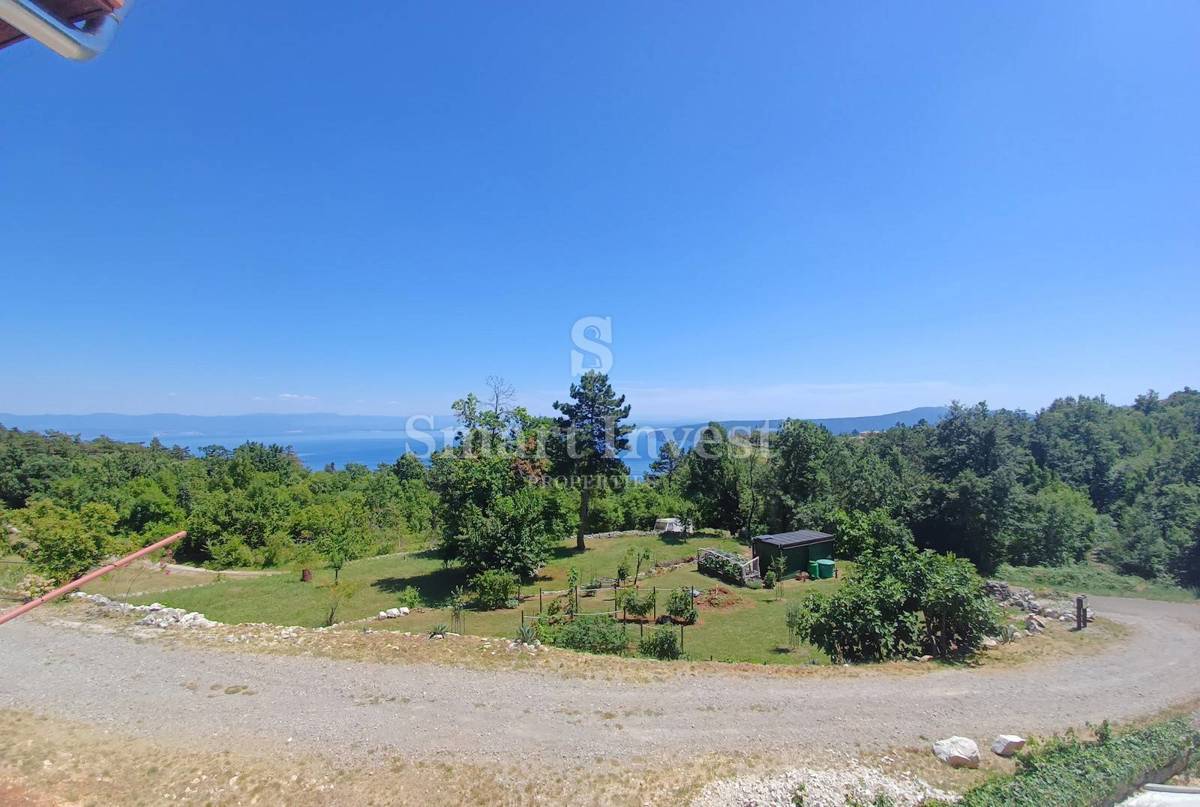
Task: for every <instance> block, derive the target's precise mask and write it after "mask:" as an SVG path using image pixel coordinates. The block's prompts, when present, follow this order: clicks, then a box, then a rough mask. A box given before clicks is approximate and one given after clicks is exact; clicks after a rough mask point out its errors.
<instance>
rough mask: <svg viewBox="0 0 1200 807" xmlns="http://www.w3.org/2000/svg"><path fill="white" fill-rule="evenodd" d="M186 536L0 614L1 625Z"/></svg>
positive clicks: (158, 544)
mask: <svg viewBox="0 0 1200 807" xmlns="http://www.w3.org/2000/svg"><path fill="white" fill-rule="evenodd" d="M186 535H187V533H186V532H177V533H175V534H174V535H169V536H167V537H166V538H163V539H162V540H161V541H158V542H156V543H153V544H150V546H147V547H143V548H141V549H139V550H138V551H137V552H134V553H133V554H130V555H126V556H125V557H123V558H121V559H120V560H118V561H116V562H114V563H110V564H108V565H107V566H103V567H101V568H99V569H97V570H96V571H94V572H88V573H87V574H85V575H84V576H83V577H80V578H79V579H78V580H72V581H71V582H70V583H67V584H66V585H65V586H59V587H58V588H56V589H54V591H51V592H49V593H47V594H43V595H42V596H40V597H38V598H37V599H36V600H30V601H29V602H27V603H25V604H24V605H18V606H17V607H16V608H14V609H12V610H11V611H5V612H4V613H2V614H0V625H3V624H4V623H5V622H8V621H9V620H10V619H16V618H17V617H19V616H20V615H21V614H27V613H29V612H30V611H32V610H33V609H34V608H37V607H38V606H39V605H42V604H44V603H48V602H50V601H51V600H56V599H58V598H59V597H61V596H62V595H64V594H70V593H71V592H72V591H74V590H75V589H77V588H79V587H80V586H84V585H87V584H88V583H90V582H92V581H93V580H95V579H96V578H97V577H100V576H102V575H106V574H108V573H109V572H112V571H116V570H117V569H120V568H121V567H122V566H128V565H129V564H130V563H133V562H134V561H135V560H137V559H138V558H142V557H145V556H146V555H149V554H150V553H151V552H154V551H155V550H158V549H162V548H163V547H165V546H170V545H171V544H173V543H175V542H176V541H178V540H179V539H181V538H183V537H185V536H186Z"/></svg>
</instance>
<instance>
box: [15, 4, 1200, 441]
mask: <svg viewBox="0 0 1200 807" xmlns="http://www.w3.org/2000/svg"><path fill="white" fill-rule="evenodd" d="M235 5H236V9H237V10H236V11H234V10H233V8H234V7H233V6H230V7H228V8H226V7H220V8H217V7H211V8H210V7H208V6H203V5H201V6H181V5H180V4H178V3H171V2H163V1H162V0H144V1H143V2H140V3H139V4H138V6H137V7H136V8H135V10H134V13H133V14H132V15H131V17H130V19H129V21H128V23H127V25H126V26H125V28H124V29H123V30H122V31H121V33H120V35H119V37H118V39H117V41H116V43H115V45H114V47H113V49H112V51H111V52H110V53H108V54H107V55H105V56H103V57H102V58H101V59H99V60H98V61H96V62H93V63H90V64H86V65H77V64H71V63H67V62H65V61H63V60H60V59H57V58H56V57H53V56H52V55H50V54H49V53H48V52H45V51H43V50H42V49H40V48H36V47H35V46H32V45H28V44H26V45H24V46H21V47H19V48H14V49H9V50H7V51H4V52H0V87H2V88H3V99H4V101H3V118H2V123H0V133H2V135H0V136H2V142H3V148H0V185H2V187H3V194H0V234H2V235H3V243H4V252H3V255H2V257H0V280H2V284H0V289H2V290H3V307H2V309H0V310H2V311H3V320H2V321H3V332H4V336H3V348H4V349H3V350H2V351H0V411H12V412H20V413H35V412H47V411H49V412H91V411H118V412H131V413H137V412H155V411H176V412H186V413H240V412H251V411H336V412H347V413H352V412H360V413H375V414H409V413H414V412H446V411H448V408H449V406H448V405H449V402H450V400H452V399H453V398H454V397H457V396H460V395H461V394H463V393H464V392H466V391H468V390H470V389H479V388H480V387H481V386H482V380H483V377H484V376H486V375H488V374H489V373H499V374H502V375H504V376H506V377H508V378H509V379H510V380H511V381H512V382H513V383H514V384H515V385H516V386H517V388H518V390H519V391H520V392H521V395H522V398H523V400H525V401H526V402H527V403H529V404H531V405H533V406H535V407H538V408H539V409H540V408H547V407H548V404H549V402H550V401H551V400H553V399H554V398H555V397H556V396H560V397H561V396H562V395H563V393H564V392H565V390H566V387H567V385H568V384H569V382H570V349H571V342H570V338H569V334H570V328H571V325H572V323H573V322H574V321H575V320H576V319H577V318H579V317H581V316H586V315H599V316H609V317H612V319H613V325H614V340H613V355H614V365H613V368H612V376H613V379H614V382H615V383H616V385H617V386H618V388H619V389H620V390H623V391H626V392H628V393H629V397H630V400H631V402H632V403H633V404H634V408H635V412H634V414H635V417H637V416H639V415H640V417H641V419H642V421H643V422H646V421H647V420H649V419H667V418H674V417H678V418H683V419H686V418H695V417H763V416H782V415H798V416H834V415H859V414H868V413H875V412H882V411H889V410H894V409H901V408H907V407H910V406H915V405H922V404H940V403H945V402H947V401H948V400H950V399H951V398H961V399H964V400H967V401H974V400H979V399H981V398H986V399H987V400H988V401H989V402H990V403H992V404H993V405H1006V406H1021V407H1025V408H1030V409H1035V408H1037V407H1039V406H1041V405H1044V404H1046V403H1049V401H1050V400H1051V399H1052V398H1053V397H1055V396H1057V395H1066V394H1078V393H1088V394H1095V393H1101V392H1103V393H1107V394H1108V395H1109V397H1110V399H1112V400H1115V401H1120V402H1124V401H1128V400H1130V399H1131V398H1132V396H1133V395H1134V394H1135V393H1137V392H1138V391H1141V390H1144V389H1146V388H1148V387H1155V388H1157V389H1159V390H1161V391H1169V390H1171V389H1175V388H1179V387H1181V386H1183V385H1184V384H1189V383H1190V384H1191V385H1193V386H1196V385H1198V384H1200V372H1198V371H1200V359H1198V356H1200V351H1198V349H1197V348H1198V345H1200V338H1198V337H1200V305H1198V302H1200V4H1197V3H1195V2H1192V1H1191V0H1188V2H1157V3H1152V4H1135V3H1121V2H1102V3H1090V4H1073V3H1072V4H1067V3H1044V4H1019V3H1018V4H970V3H957V2H947V3H940V4H915V5H914V4H902V3H893V4H870V5H869V6H868V5H860V6H858V7H856V8H853V9H849V8H847V7H846V5H845V4H824V5H823V6H820V7H818V6H819V5H820V4H801V3H792V2H780V3H749V4H733V5H731V4H728V3H694V2H691V3H647V2H640V1H639V2H615V3H603V4H595V3H592V4H582V3H549V2H547V3H539V4H528V3H479V4H471V3H399V4H389V3H369V4H341V5H331V4H329V3H319V4H318V3H307V4H306V3H300V4H291V5H292V8H291V11H290V12H289V14H288V15H287V17H285V18H281V17H280V16H279V15H278V6H277V5H276V4H271V3H238V4H235Z"/></svg>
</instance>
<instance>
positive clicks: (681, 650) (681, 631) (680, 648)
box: [679, 622, 683, 653]
mask: <svg viewBox="0 0 1200 807" xmlns="http://www.w3.org/2000/svg"><path fill="white" fill-rule="evenodd" d="M679 652H680V653H682V652H683V623H682V622H680V623H679Z"/></svg>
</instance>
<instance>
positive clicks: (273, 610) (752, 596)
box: [89, 534, 850, 664]
mask: <svg viewBox="0 0 1200 807" xmlns="http://www.w3.org/2000/svg"><path fill="white" fill-rule="evenodd" d="M701 547H714V548H719V549H727V550H732V551H742V552H744V551H745V548H744V547H742V546H740V545H739V544H738V543H737V542H736V541H734V540H732V539H729V538H727V537H724V536H722V535H715V534H701V535H697V536H690V537H687V538H664V537H660V536H658V535H654V534H638V535H627V536H619V537H615V538H598V539H593V540H591V541H589V543H588V549H587V550H586V551H585V552H582V553H581V552H579V551H578V550H576V549H575V546H574V539H570V540H566V541H563V543H562V544H561V546H559V547H558V548H557V549H556V550H555V553H554V556H553V558H552V559H551V561H550V562H549V563H548V564H547V566H546V567H545V569H543V571H542V575H541V577H540V578H539V579H538V580H537V581H536V582H535V583H534V584H533V585H526V586H523V587H522V589H521V593H522V597H523V599H522V602H521V606H520V607H519V608H516V609H502V610H498V611H468V612H467V613H466V617H465V620H466V624H465V632H467V633H471V634H476V635H481V636H504V637H510V636H513V635H514V634H515V633H516V630H517V628H518V627H519V626H520V624H521V612H522V611H524V612H525V614H526V616H527V617H534V616H536V615H537V613H538V605H539V598H538V589H539V588H541V589H545V590H556V589H562V588H564V587H565V584H566V578H567V573H568V570H569V569H570V568H571V567H575V568H577V569H578V570H579V572H580V579H581V580H582V581H583V582H585V583H586V582H587V581H588V580H590V579H591V578H592V577H614V576H615V575H616V568H617V564H618V563H619V562H620V561H621V559H622V558H623V557H625V554H626V553H627V552H628V551H630V550H631V549H633V550H637V549H649V550H650V553H651V556H652V558H653V559H652V561H651V562H650V564H649V565H650V566H653V564H654V563H655V562H658V563H671V562H676V561H681V560H683V559H684V558H689V557H692V556H694V555H695V554H696V551H697V549H699V548H701ZM839 566H840V568H841V571H842V572H843V573H844V572H845V571H846V570H847V569H848V568H849V566H850V564H846V563H840V564H839ZM643 568H645V564H644V565H643ZM153 574H154V573H151V572H148V571H144V572H141V573H140V574H139V576H138V578H137V579H136V580H134V581H132V583H133V584H134V585H133V590H139V591H144V592H147V593H145V594H142V595H140V596H134V597H131V601H133V602H141V603H147V602H152V601H158V602H161V603H164V604H166V605H169V606H173V607H177V608H186V609H188V610H193V611H199V612H201V613H203V614H205V615H206V616H208V617H209V618H210V619H216V620H218V621H221V622H228V623H239V622H267V623H274V624H279V625H303V626H308V627H314V626H318V625H322V624H325V622H326V619H327V617H328V611H329V603H330V593H329V584H330V583H332V581H333V575H332V573H330V572H328V571H325V570H316V572H315V575H314V578H315V579H314V582H312V583H301V582H300V580H299V575H298V574H291V573H288V574H280V575H272V576H268V577H256V578H226V579H222V580H220V581H218V582H213V583H211V584H208V585H201V586H195V584H194V582H192V581H191V580H189V581H188V584H189V585H190V586H192V587H189V588H175V589H172V588H170V587H168V586H167V585H164V586H163V588H162V589H161V590H154V588H153V587H152V586H153V582H152V581H153V579H154V577H153ZM157 574H161V573H157ZM143 577H144V578H145V582H142V581H143ZM171 577H172V576H168V577H166V578H164V582H165V581H166V580H171V584H174V583H175V582H176V581H178V580H180V579H181V578H178V577H175V578H174V579H173V580H172V579H171ZM341 579H342V581H343V582H346V583H351V584H354V585H355V586H356V587H357V592H356V593H355V595H354V596H353V597H352V598H351V599H350V600H349V601H347V602H344V603H343V604H342V605H341V607H340V609H339V611H338V613H337V621H339V622H342V621H347V620H356V619H363V618H370V617H373V616H374V615H375V614H377V613H378V612H379V611H382V610H385V609H387V608H391V607H393V606H395V605H396V604H397V595H398V592H400V591H401V590H402V589H404V588H406V587H408V586H412V587H414V588H416V589H417V590H418V591H419V592H420V593H421V597H422V599H423V600H424V601H425V602H426V603H427V604H429V605H430V606H438V605H440V604H441V603H442V602H444V600H445V599H446V598H447V596H448V595H449V594H450V592H451V590H452V589H453V588H454V587H455V586H458V585H465V583H466V575H465V574H464V572H463V571H462V570H461V569H459V568H457V567H453V566H451V567H447V566H445V565H444V564H443V563H442V561H441V560H440V559H439V558H438V557H437V555H436V553H433V552H416V553H410V554H406V555H391V556H385V557H379V558H366V559H363V560H359V561H355V562H353V563H350V564H347V566H346V567H345V568H344V569H343V570H342V573H341ZM129 582H131V581H124V580H121V581H114V582H111V583H108V584H106V585H105V586H104V587H103V588H108V589H111V588H112V586H113V585H120V586H124V585H129ZM840 584H841V581H840V580H825V581H812V582H800V581H795V580H792V581H787V582H786V583H785V584H784V586H783V591H782V598H781V596H780V593H779V591H778V590H774V591H771V590H766V589H760V590H752V589H747V588H740V587H737V586H733V585H729V584H727V583H724V582H723V581H720V580H716V579H714V578H711V577H706V576H704V575H701V574H699V573H698V572H697V571H696V570H695V567H694V566H693V565H687V566H682V567H678V568H675V569H670V570H663V571H660V573H658V574H655V575H653V576H649V577H646V578H644V579H643V580H642V582H641V584H640V585H641V587H642V589H643V590H644V589H646V588H650V587H653V588H656V589H658V591H659V603H660V608H661V607H662V606H663V605H665V602H666V594H667V592H668V591H670V590H671V589H675V588H681V587H689V586H690V587H694V588H697V589H700V590H708V589H712V588H714V587H716V586H723V587H725V588H728V589H729V590H731V591H732V592H733V593H734V594H735V596H736V598H737V602H735V603H734V604H732V605H728V606H723V607H718V608H713V607H710V606H708V605H706V604H704V603H703V602H701V604H700V621H699V622H698V623H697V624H696V625H692V626H687V627H685V628H684V634H683V643H684V650H685V652H686V653H687V654H688V655H689V656H690V657H691V658H694V659H697V660H700V659H703V660H708V659H709V658H712V659H715V660H718V661H741V662H753V663H763V664H807V663H809V662H813V661H816V662H827V661H828V659H826V658H824V656H823V654H821V653H820V652H819V651H817V650H815V649H813V648H811V647H807V646H801V647H799V648H790V647H789V645H788V636H787V627H786V624H785V621H784V618H785V614H786V611H787V604H788V601H790V600H793V599H798V598H800V597H801V596H803V595H804V594H806V593H808V592H812V591H825V592H829V591H832V590H834V589H835V588H836V587H837V586H839V585H840ZM101 588H102V587H89V590H90V591H100V590H101ZM104 593H109V592H108V591H105V592H104ZM552 599H553V597H552V596H551V595H545V597H544V598H543V604H544V605H549V603H550V602H551V600H552ZM612 599H613V592H612V590H611V589H602V590H600V591H598V592H596V593H595V594H594V595H593V596H584V597H581V598H580V610H581V612H584V613H588V612H602V611H609V610H612V609H613V602H612ZM450 623H451V616H450V611H449V609H446V608H440V607H427V608H420V609H417V610H415V611H413V612H412V613H411V614H410V615H409V616H407V617H401V618H398V619H393V620H386V621H373V622H371V623H370V626H371V627H372V628H374V629H386V630H399V631H411V632H413V633H423V632H428V631H430V630H432V629H433V628H434V627H435V626H438V625H446V626H449V625H450ZM652 627H653V626H652V625H649V624H647V625H646V626H645V629H646V630H651V629H652ZM346 629H347V630H351V629H354V628H352V627H350V626H348V627H347V628H346ZM628 630H629V632H630V634H631V637H633V638H635V639H636V637H637V635H638V625H637V624H636V623H633V622H631V623H629V626H628Z"/></svg>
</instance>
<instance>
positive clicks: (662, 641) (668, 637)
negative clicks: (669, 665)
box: [638, 625, 683, 661]
mask: <svg viewBox="0 0 1200 807" xmlns="http://www.w3.org/2000/svg"><path fill="white" fill-rule="evenodd" d="M638 652H639V653H641V654H642V655H643V656H650V657H651V658H656V659H659V660H660V661H674V660H675V659H677V658H680V657H681V656H683V650H681V649H680V647H679V634H678V633H677V632H676V631H675V629H674V628H672V627H671V626H670V625H664V626H663V627H661V628H657V629H655V630H654V631H651V632H650V634H648V635H647V636H644V637H642V640H641V641H640V642H639V643H638Z"/></svg>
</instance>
